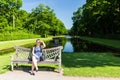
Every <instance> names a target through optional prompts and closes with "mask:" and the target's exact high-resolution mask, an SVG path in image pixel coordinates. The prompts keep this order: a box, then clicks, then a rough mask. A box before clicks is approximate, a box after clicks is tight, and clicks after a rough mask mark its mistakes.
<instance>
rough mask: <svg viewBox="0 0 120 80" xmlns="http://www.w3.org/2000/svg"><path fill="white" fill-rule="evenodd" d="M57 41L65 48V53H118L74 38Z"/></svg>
mask: <svg viewBox="0 0 120 80" xmlns="http://www.w3.org/2000/svg"><path fill="white" fill-rule="evenodd" d="M56 39H57V44H59V45H62V46H63V52H116V50H114V49H112V48H109V47H107V46H104V45H99V44H96V43H92V42H88V41H85V40H81V39H80V38H72V37H71V36H66V37H61V38H60V37H59V38H56ZM54 40H55V39H54ZM53 42H56V41H53ZM56 46H57V45H56Z"/></svg>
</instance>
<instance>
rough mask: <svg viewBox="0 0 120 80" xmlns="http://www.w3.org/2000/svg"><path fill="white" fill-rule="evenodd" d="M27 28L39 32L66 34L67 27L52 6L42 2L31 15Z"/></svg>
mask: <svg viewBox="0 0 120 80" xmlns="http://www.w3.org/2000/svg"><path fill="white" fill-rule="evenodd" d="M29 17H30V18H29V20H28V21H27V24H26V26H25V28H27V29H28V30H30V31H31V32H33V33H37V34H41V35H42V34H52V35H58V34H64V33H65V32H66V28H65V26H64V24H63V23H62V22H61V21H60V20H59V19H58V18H57V17H56V15H55V13H53V10H52V9H50V7H48V6H45V5H44V4H40V5H39V6H37V7H36V8H34V9H33V10H32V12H31V14H30V15H29Z"/></svg>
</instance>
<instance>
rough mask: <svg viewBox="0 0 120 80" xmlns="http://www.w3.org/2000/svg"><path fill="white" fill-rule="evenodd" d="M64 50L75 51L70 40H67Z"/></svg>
mask: <svg viewBox="0 0 120 80" xmlns="http://www.w3.org/2000/svg"><path fill="white" fill-rule="evenodd" d="M63 52H74V48H73V45H72V43H71V42H70V41H67V42H66V44H65V46H64V49H63Z"/></svg>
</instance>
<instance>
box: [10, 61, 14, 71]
mask: <svg viewBox="0 0 120 80" xmlns="http://www.w3.org/2000/svg"><path fill="white" fill-rule="evenodd" d="M13 70H14V63H13V62H11V71H13Z"/></svg>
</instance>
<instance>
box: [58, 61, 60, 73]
mask: <svg viewBox="0 0 120 80" xmlns="http://www.w3.org/2000/svg"><path fill="white" fill-rule="evenodd" d="M58 67H59V68H58V72H59V73H60V72H61V64H60V63H59V65H58Z"/></svg>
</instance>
